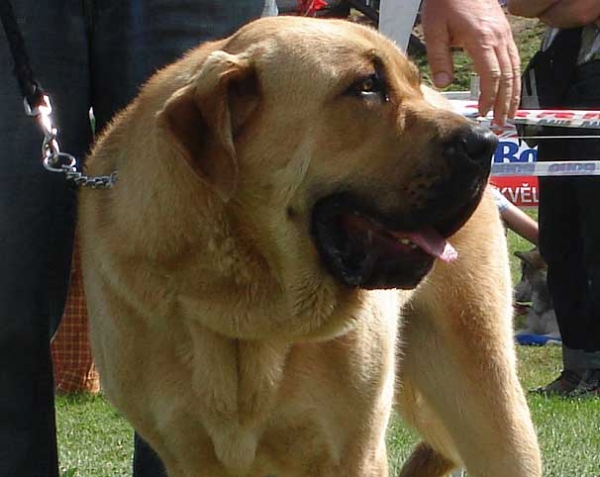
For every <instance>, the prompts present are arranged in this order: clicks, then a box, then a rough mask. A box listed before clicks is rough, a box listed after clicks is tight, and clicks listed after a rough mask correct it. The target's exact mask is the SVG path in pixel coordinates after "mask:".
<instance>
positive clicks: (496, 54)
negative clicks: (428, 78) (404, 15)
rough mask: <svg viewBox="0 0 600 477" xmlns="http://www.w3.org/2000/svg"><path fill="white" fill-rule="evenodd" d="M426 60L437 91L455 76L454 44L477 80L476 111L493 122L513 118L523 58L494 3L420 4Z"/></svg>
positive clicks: (434, 0)
mask: <svg viewBox="0 0 600 477" xmlns="http://www.w3.org/2000/svg"><path fill="white" fill-rule="evenodd" d="M421 19H422V23H423V32H424V34H425V41H426V44H427V59H428V61H429V66H430V67H431V72H432V74H433V81H434V84H435V85H436V86H437V87H445V86H448V84H450V83H451V82H452V79H453V76H454V68H453V63H452V55H451V52H450V48H451V47H452V46H458V47H462V48H464V49H465V50H466V52H467V53H468V54H469V56H470V57H471V59H472V60H473V65H474V67H475V71H476V72H477V73H478V74H479V76H480V78H481V94H480V96H479V113H480V114H481V115H486V114H487V113H488V112H489V111H490V110H491V109H493V112H494V122H495V123H497V124H501V125H502V124H504V122H505V121H506V119H507V117H513V116H514V114H515V112H516V110H517V107H518V105H519V100H520V95H521V68H520V66H521V60H520V58H519V52H518V50H517V47H516V45H515V43H514V40H513V37H512V31H511V29H510V25H509V23H508V20H507V19H506V15H505V14H504V12H503V11H502V8H501V7H500V5H499V4H498V2H497V1H496V0H424V2H423V8H422V12H421Z"/></svg>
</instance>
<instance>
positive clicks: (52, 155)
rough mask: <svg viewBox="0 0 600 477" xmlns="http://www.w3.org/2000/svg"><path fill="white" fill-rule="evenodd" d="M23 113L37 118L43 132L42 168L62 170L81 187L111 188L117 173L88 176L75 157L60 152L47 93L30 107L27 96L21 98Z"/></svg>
mask: <svg viewBox="0 0 600 477" xmlns="http://www.w3.org/2000/svg"><path fill="white" fill-rule="evenodd" d="M23 105H24V107H25V113H26V114H27V115H28V116H31V117H35V118H37V120H38V123H39V125H40V128H41V130H42V132H43V133H44V140H43V142H42V157H43V164H44V168H46V170H48V171H50V172H62V173H64V174H66V177H67V180H70V181H73V182H75V184H76V185H78V186H82V187H91V188H93V189H111V188H112V187H113V186H114V184H115V182H116V181H117V173H116V172H113V173H112V174H110V175H108V176H96V177H89V176H86V175H85V174H83V173H81V172H79V171H78V170H77V159H75V157H74V156H72V155H71V154H68V153H66V152H61V150H60V146H59V144H58V139H57V136H58V130H57V129H56V128H55V127H54V126H53V125H52V103H51V102H50V97H49V96H48V95H46V94H45V95H43V96H42V102H41V103H40V104H39V105H38V106H36V107H35V108H32V107H31V105H30V104H29V101H28V100H27V98H24V99H23Z"/></svg>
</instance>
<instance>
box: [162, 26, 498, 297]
mask: <svg viewBox="0 0 600 477" xmlns="http://www.w3.org/2000/svg"><path fill="white" fill-rule="evenodd" d="M201 51H202V53H200V50H199V52H198V53H196V54H197V55H201V56H202V58H201V61H198V67H197V70H196V71H195V73H194V75H193V76H192V77H191V78H190V79H189V81H187V84H185V85H184V86H183V87H182V88H180V89H179V90H178V91H177V92H176V93H175V94H173V95H172V96H171V97H170V99H169V100H168V101H167V102H166V105H165V107H164V109H163V110H162V111H161V112H160V113H159V116H158V118H159V123H160V125H161V127H162V128H163V130H165V131H166V132H167V136H168V137H169V138H170V141H171V143H172V145H173V146H174V147H175V148H177V150H178V151H179V152H180V154H181V155H182V156H183V157H184V158H185V159H186V160H187V162H188V163H189V164H190V165H191V166H192V168H193V169H194V171H196V173H197V175H198V176H199V177H200V178H201V180H202V181H203V182H204V183H205V184H206V185H207V186H208V187H209V189H210V190H211V191H213V193H214V195H215V197H219V198H220V199H219V200H220V201H221V202H222V204H223V208H224V210H227V211H228V214H229V216H231V217H235V218H234V220H235V222H236V227H237V228H238V229H243V230H244V232H245V233H246V234H247V237H248V238H247V240H248V241H252V242H253V244H255V245H256V249H257V250H259V251H260V253H263V254H264V255H265V257H264V258H265V260H266V262H267V263H276V267H273V268H276V269H277V270H282V272H280V273H282V274H283V275H285V274H286V273H287V271H289V273H290V274H293V275H294V278H293V280H296V281H297V280H314V278H315V276H316V275H318V274H320V275H321V277H320V279H321V280H322V277H323V276H328V277H330V278H331V277H333V278H334V280H335V281H336V282H337V283H338V284H340V283H341V284H343V285H344V286H347V285H349V286H351V287H361V288H404V289H410V288H414V287H415V286H417V285H418V283H419V282H420V281H421V280H422V278H423V277H424V276H425V275H426V274H427V273H428V271H429V270H430V269H431V267H432V265H433V263H434V261H435V260H436V259H441V260H445V261H451V260H452V259H453V258H454V256H455V251H454V249H453V248H452V245H451V244H450V243H449V242H451V240H450V241H449V240H448V239H449V238H450V237H451V236H452V235H453V234H454V233H455V232H456V231H457V230H458V229H459V228H460V227H461V226H462V225H463V224H464V223H465V222H466V221H467V219H468V218H469V217H470V215H471V213H472V212H473V211H474V209H475V208H476V207H477V205H478V203H479V200H480V198H481V195H482V193H483V191H484V188H485V185H486V183H487V179H488V175H489V172H490V158H491V155H492V153H493V151H494V149H495V146H496V139H495V137H494V135H493V134H492V133H490V132H489V131H488V130H486V129H483V128H481V127H479V126H477V125H476V124H474V123H472V122H469V121H467V120H466V119H464V118H463V117H461V116H459V115H457V114H454V113H452V112H450V111H448V110H445V109H442V108H439V107H438V106H435V105H433V104H432V103H431V101H429V100H428V99H426V98H425V96H424V94H423V91H422V89H421V87H420V78H419V75H418V72H417V69H416V68H415V66H413V65H412V64H411V63H410V62H409V60H408V59H407V58H406V57H405V56H404V55H403V54H402V53H401V52H400V51H399V50H398V49H397V48H396V47H395V46H394V45H393V44H392V43H391V42H390V41H388V40H387V39H385V38H384V37H383V36H381V35H379V34H378V33H377V32H376V31H374V30H371V29H369V28H365V27H361V26H358V25H355V24H352V23H349V22H344V21H335V20H315V19H303V18H276V19H264V20H259V21H257V22H254V23H252V24H250V25H248V26H247V27H245V28H243V29H242V30H240V31H239V32H238V33H237V34H236V35H234V36H233V37H231V38H230V39H228V40H226V41H224V42H222V43H219V44H218V45H217V46H215V47H214V48H213V51H212V52H210V53H208V54H205V53H204V51H205V50H201ZM193 57H194V54H192V55H191V56H190V58H193ZM188 61H190V62H191V60H189V59H188Z"/></svg>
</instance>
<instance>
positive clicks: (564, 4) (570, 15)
mask: <svg viewBox="0 0 600 477" xmlns="http://www.w3.org/2000/svg"><path fill="white" fill-rule="evenodd" d="M599 17H600V2H598V0H560V1H558V2H556V3H555V4H554V5H552V6H551V7H550V8H548V9H546V10H545V11H544V12H543V13H542V14H541V15H540V16H539V18H540V20H542V21H543V22H544V23H546V24H548V25H550V26H553V27H558V28H575V27H580V26H584V25H589V24H590V23H595V22H598V18H599Z"/></svg>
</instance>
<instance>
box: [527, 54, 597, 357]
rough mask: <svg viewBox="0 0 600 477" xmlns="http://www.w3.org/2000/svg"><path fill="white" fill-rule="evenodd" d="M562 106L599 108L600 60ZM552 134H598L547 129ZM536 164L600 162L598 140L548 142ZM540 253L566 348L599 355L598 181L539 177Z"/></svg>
mask: <svg viewBox="0 0 600 477" xmlns="http://www.w3.org/2000/svg"><path fill="white" fill-rule="evenodd" d="M560 106H563V107H565V108H572V109H600V61H595V62H592V63H588V64H586V65H584V66H581V67H579V68H578V69H577V70H576V73H575V78H574V81H572V83H571V86H570V88H569V90H568V92H567V95H566V98H565V100H564V103H563V104H562V105H560ZM546 129H547V131H546V133H553V134H556V135H563V134H565V135H568V134H578V135H598V134H599V133H600V131H598V130H591V129H588V130H583V129H580V130H573V129H567V128H564V129H563V128H546ZM538 157H539V160H541V161H547V160H570V161H576V160H585V159H593V160H598V159H600V140H598V139H569V140H562V139H560V140H559V139H556V140H554V139H546V140H543V141H541V144H540V145H539V156H538ZM539 189H540V192H539V193H540V197H539V225H540V250H541V253H542V256H543V257H544V259H545V260H546V261H547V262H548V267H549V268H548V286H549V288H550V293H551V295H552V299H553V301H554V307H555V310H556V317H557V319H558V324H559V328H560V332H561V335H562V339H563V343H564V345H565V347H566V348H567V349H570V350H583V351H585V352H600V177H598V176H588V177H540V180H539Z"/></svg>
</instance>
